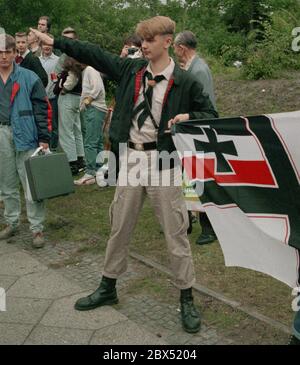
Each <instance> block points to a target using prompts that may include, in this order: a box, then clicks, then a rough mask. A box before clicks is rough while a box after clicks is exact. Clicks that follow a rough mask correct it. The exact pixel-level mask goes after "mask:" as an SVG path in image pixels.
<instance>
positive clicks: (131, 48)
mask: <svg viewBox="0 0 300 365" xmlns="http://www.w3.org/2000/svg"><path fill="white" fill-rule="evenodd" d="M138 50H139V48H137V47H130V48H128V50H127V51H128V56H133V55H134V54H135V53H136V52H137V51H138Z"/></svg>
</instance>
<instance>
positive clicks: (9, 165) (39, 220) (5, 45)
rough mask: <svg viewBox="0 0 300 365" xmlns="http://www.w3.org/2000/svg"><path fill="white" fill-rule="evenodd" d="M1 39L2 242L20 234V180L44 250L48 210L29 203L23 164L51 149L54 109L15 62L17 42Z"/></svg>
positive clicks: (32, 225) (30, 75) (37, 241)
mask: <svg viewBox="0 0 300 365" xmlns="http://www.w3.org/2000/svg"><path fill="white" fill-rule="evenodd" d="M0 37H1V39H0V166H1V169H0V191H1V193H2V199H3V202H4V207H5V209H4V218H5V221H6V224H7V225H6V227H5V228H4V229H3V230H2V231H1V232H0V240H6V239H9V238H10V237H12V236H13V235H14V234H16V233H17V231H18V225H19V218H20V213H21V207H20V192H19V179H20V180H21V183H22V185H23V189H24V192H25V199H26V208H27V217H28V220H29V222H30V229H31V231H32V233H33V243H32V244H33V247H35V248H40V247H43V246H44V238H43V221H44V219H45V207H44V204H43V203H37V202H33V201H31V200H29V199H27V196H26V173H25V166H24V161H25V160H26V159H27V158H28V157H30V156H31V155H32V153H33V152H34V151H35V149H36V148H37V147H38V146H40V147H42V148H43V149H48V143H49V139H50V131H51V107H50V104H49V101H48V99H47V95H46V92H45V88H44V87H43V84H42V82H41V80H40V78H39V77H38V76H37V75H36V74H35V73H34V72H32V71H29V70H27V69H24V68H22V67H19V66H18V65H17V64H16V63H15V62H14V59H15V57H16V42H15V39H14V38H13V37H12V36H10V35H7V34H6V35H5V34H1V35H0Z"/></svg>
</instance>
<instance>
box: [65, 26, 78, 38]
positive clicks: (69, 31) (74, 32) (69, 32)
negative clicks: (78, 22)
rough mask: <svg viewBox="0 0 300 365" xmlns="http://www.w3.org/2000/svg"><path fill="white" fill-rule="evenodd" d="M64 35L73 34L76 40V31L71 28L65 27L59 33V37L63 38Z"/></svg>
mask: <svg viewBox="0 0 300 365" xmlns="http://www.w3.org/2000/svg"><path fill="white" fill-rule="evenodd" d="M66 34H74V37H75V38H77V33H76V30H75V29H74V28H72V27H67V28H65V29H64V30H63V31H62V32H61V35H63V36H64V35H66Z"/></svg>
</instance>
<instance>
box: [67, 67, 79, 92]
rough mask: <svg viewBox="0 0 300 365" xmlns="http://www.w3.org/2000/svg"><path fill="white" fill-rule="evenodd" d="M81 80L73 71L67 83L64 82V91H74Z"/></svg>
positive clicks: (69, 74)
mask: <svg viewBox="0 0 300 365" xmlns="http://www.w3.org/2000/svg"><path fill="white" fill-rule="evenodd" d="M78 81H79V79H78V77H77V76H76V74H75V73H74V72H73V71H69V72H68V76H67V78H66V81H65V82H64V89H65V90H67V91H72V90H73V89H74V87H75V86H76V85H77V83H78Z"/></svg>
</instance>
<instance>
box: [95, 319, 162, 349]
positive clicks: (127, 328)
mask: <svg viewBox="0 0 300 365" xmlns="http://www.w3.org/2000/svg"><path fill="white" fill-rule="evenodd" d="M166 344H167V343H166V342H164V341H163V340H162V339H160V338H159V337H157V336H155V335H153V334H152V333H150V332H149V331H147V330H146V329H145V328H143V327H142V326H138V325H137V324H136V323H134V322H132V321H130V320H127V321H123V322H120V323H117V324H115V325H113V326H110V327H106V328H103V329H101V330H98V331H96V332H95V334H94V335H93V337H92V340H91V345H153V346H154V345H166Z"/></svg>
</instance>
